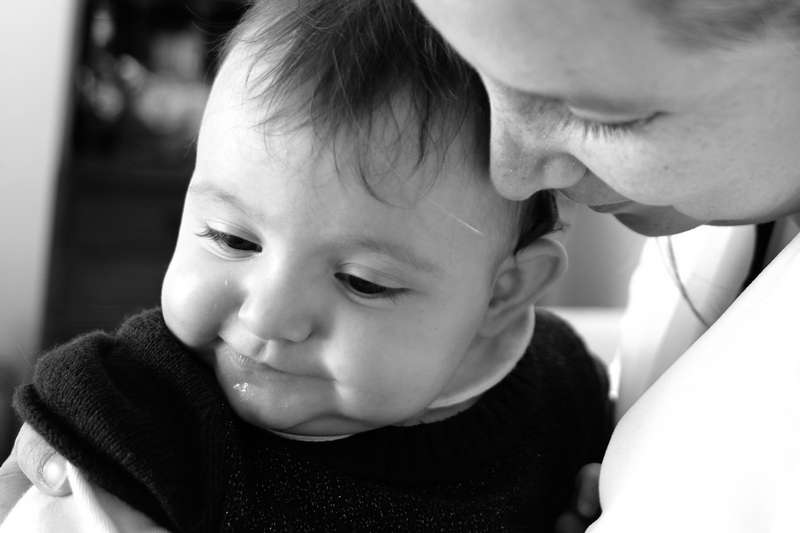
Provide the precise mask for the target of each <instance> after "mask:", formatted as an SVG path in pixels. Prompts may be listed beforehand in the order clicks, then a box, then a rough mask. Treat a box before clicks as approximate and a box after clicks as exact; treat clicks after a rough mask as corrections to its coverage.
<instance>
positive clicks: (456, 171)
mask: <svg viewBox="0 0 800 533" xmlns="http://www.w3.org/2000/svg"><path fill="white" fill-rule="evenodd" d="M238 74H240V73H239V72H237V71H236V69H235V68H231V67H230V66H228V67H227V70H224V71H223V73H222V75H221V78H220V80H218V82H217V84H216V86H215V88H214V91H213V93H212V96H211V99H210V101H209V104H208V109H207V111H206V117H205V119H204V123H203V127H202V130H201V133H200V138H199V141H198V158H197V167H196V170H195V174H194V176H193V178H192V182H191V186H190V188H189V191H188V194H187V197H186V205H185V208H184V213H183V219H182V223H181V230H180V235H179V238H178V243H177V247H176V250H175V254H174V257H173V259H172V262H171V264H170V267H169V271H168V273H167V275H166V279H165V281H164V287H163V293H162V305H163V311H164V317H165V319H166V322H167V325H168V327H169V328H170V330H171V331H172V332H173V333H174V334H175V335H176V336H177V337H178V338H179V339H180V340H181V341H182V342H183V343H184V344H185V345H186V346H187V347H188V348H189V349H190V350H191V351H192V352H193V353H194V354H196V355H197V356H198V357H200V358H202V359H203V360H204V361H206V362H207V363H208V364H210V365H211V366H212V367H213V368H214V370H215V372H216V375H217V378H218V380H219V383H220V385H221V386H222V389H223V390H224V392H225V394H226V395H227V397H228V400H229V401H230V403H231V405H232V406H233V408H234V409H235V410H236V412H237V413H238V414H239V415H240V416H241V417H242V418H243V419H245V420H247V421H249V422H251V423H253V424H255V425H258V426H261V427H269V428H272V429H276V430H280V431H284V432H289V433H297V434H306V435H336V434H345V433H353V432H358V431H364V430H369V429H372V428H375V427H379V426H384V425H389V424H398V423H402V422H403V421H406V420H409V419H412V418H413V417H415V415H417V414H418V413H420V412H421V411H423V410H424V409H425V408H426V407H427V406H428V405H429V404H430V403H431V402H432V401H433V400H434V399H435V398H436V397H437V396H438V395H439V394H440V393H441V392H442V390H443V389H444V388H445V387H446V385H447V384H448V381H449V380H450V379H451V377H452V376H453V375H454V373H455V371H456V369H457V368H458V367H459V364H460V363H461V361H462V359H463V357H464V354H465V352H466V350H467V348H468V346H469V345H470V343H471V342H472V341H473V339H474V338H475V335H476V332H477V330H478V328H479V327H480V325H481V324H482V323H483V320H484V316H485V314H486V312H487V307H488V303H489V300H490V299H491V289H492V285H493V281H494V276H495V272H494V271H495V268H494V266H495V264H496V261H497V257H498V250H499V247H500V246H501V245H500V244H499V243H500V242H502V241H503V238H502V235H503V232H507V231H509V230H508V224H502V223H498V222H497V221H496V219H497V218H498V217H497V216H492V214H493V213H495V214H496V213H497V212H498V211H499V210H500V209H503V208H506V209H507V208H508V205H507V204H506V201H505V200H503V199H502V198H500V197H499V196H498V195H497V194H496V193H495V192H494V190H493V189H492V187H491V185H490V184H488V183H487V180H486V179H484V178H483V177H482V176H479V175H478V174H477V173H478V172H480V171H479V170H477V169H475V168H473V167H472V166H471V165H470V164H469V163H468V161H470V158H469V157H467V153H466V150H465V148H464V146H462V144H461V139H460V138H457V139H456V141H455V142H454V143H453V144H452V147H451V148H450V149H449V151H448V153H447V156H446V158H445V160H444V166H443V167H440V164H439V159H438V158H437V157H436V156H433V157H431V158H429V161H428V162H426V163H425V164H423V165H422V167H421V168H420V169H419V171H418V172H417V173H416V174H414V172H413V170H412V167H413V165H414V163H415V162H416V157H399V158H394V157H393V158H392V161H391V165H389V164H387V165H385V166H384V169H383V170H384V171H386V175H385V176H382V179H381V180H380V181H378V180H376V182H375V183H376V185H375V188H376V191H377V193H378V194H379V195H380V197H381V198H382V199H384V200H385V201H386V203H384V202H381V201H379V200H377V199H375V198H374V197H372V196H370V195H369V194H368V193H367V192H366V191H365V190H364V189H363V188H362V186H361V185H360V184H359V183H358V182H357V178H355V177H353V176H352V171H353V169H352V168H350V167H349V166H348V165H347V159H346V157H343V156H342V155H341V154H340V157H339V159H338V164H339V172H337V168H336V166H335V161H334V154H333V153H332V151H331V150H330V149H328V148H326V147H320V143H319V141H318V140H317V139H316V137H315V136H314V135H313V133H312V132H310V131H308V130H305V129H304V130H300V131H298V132H296V133H294V134H292V135H290V136H286V135H272V136H264V135H263V130H262V129H260V128H259V127H257V126H256V123H257V122H258V119H259V118H260V116H261V115H260V114H259V113H257V112H255V111H254V107H253V105H252V104H251V103H249V102H247V101H246V97H245V96H244V95H243V94H242V92H241V91H239V90H237V89H236V87H237V85H242V83H241V81H240V79H241V78H240V76H238ZM414 142H415V137H414V138H412V140H411V141H409V145H410V146H412V147H413V146H414ZM345 144H346V143H345ZM374 148H375V153H377V154H386V153H389V154H395V153H396V152H395V149H394V148H393V147H391V148H390V147H384V146H381V145H380V143H378V144H376V146H375V147H374ZM377 166H378V167H380V166H381V165H380V164H379V163H378V164H377ZM390 166H391V169H392V171H391V172H389V171H388V170H389V167H390ZM440 170H441V172H440ZM412 174H414V175H413V177H411V176H412ZM435 174H440V175H439V178H438V180H437V182H436V184H435V186H433V187H432V188H428V187H426V185H427V180H429V179H430V178H431V177H432V176H433V175H435ZM421 190H423V191H425V194H420V192H419V191H421ZM500 218H502V217H500ZM503 226H505V227H503Z"/></svg>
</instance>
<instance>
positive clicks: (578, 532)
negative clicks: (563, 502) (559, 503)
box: [555, 513, 590, 533]
mask: <svg viewBox="0 0 800 533" xmlns="http://www.w3.org/2000/svg"><path fill="white" fill-rule="evenodd" d="M589 523H590V521H589V520H586V519H584V518H582V517H580V516H578V515H576V514H574V513H564V514H562V515H561V516H559V517H558V520H557V521H556V528H555V533H584V531H586V528H588V527H589Z"/></svg>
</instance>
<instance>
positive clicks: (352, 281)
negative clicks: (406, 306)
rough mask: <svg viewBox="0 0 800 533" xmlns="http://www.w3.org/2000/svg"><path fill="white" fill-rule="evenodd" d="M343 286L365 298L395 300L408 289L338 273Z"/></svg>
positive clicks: (336, 275)
mask: <svg viewBox="0 0 800 533" xmlns="http://www.w3.org/2000/svg"><path fill="white" fill-rule="evenodd" d="M334 276H335V277H336V279H338V280H339V281H340V282H342V284H343V285H344V286H345V287H347V288H348V289H349V290H350V291H352V292H354V293H356V294H358V295H359V296H361V297H363V298H390V299H395V298H397V297H399V296H400V295H402V294H403V293H405V292H406V289H397V288H392V287H385V286H383V285H379V284H377V283H373V282H371V281H367V280H365V279H363V278H359V277H358V276H354V275H352V274H345V273H343V272H337V273H336V274H335V275H334Z"/></svg>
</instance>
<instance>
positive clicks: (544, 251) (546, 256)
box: [480, 238, 567, 337]
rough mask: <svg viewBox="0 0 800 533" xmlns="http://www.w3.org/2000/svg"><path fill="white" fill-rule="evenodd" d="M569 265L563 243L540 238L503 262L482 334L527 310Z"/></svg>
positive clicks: (498, 329) (502, 326)
mask: <svg viewBox="0 0 800 533" xmlns="http://www.w3.org/2000/svg"><path fill="white" fill-rule="evenodd" d="M566 268H567V252H566V250H564V247H563V246H562V245H561V243H559V242H557V241H554V240H552V239H548V238H540V239H538V240H536V241H535V242H533V243H531V244H530V245H529V246H527V247H526V248H525V249H523V250H520V252H519V253H517V254H516V255H510V256H509V257H506V258H505V260H504V261H503V262H502V263H501V264H500V268H498V269H497V274H495V278H494V285H493V288H492V299H491V300H490V301H489V308H488V309H487V311H486V316H485V317H484V321H483V325H482V326H481V329H480V334H482V335H484V336H487V337H492V336H495V335H497V334H499V333H500V332H501V331H503V330H504V329H505V328H506V327H507V326H508V325H509V324H510V323H511V322H512V321H513V320H514V319H516V318H517V317H518V316H520V314H522V313H524V312H525V311H526V310H527V309H528V308H529V307H530V306H531V305H533V303H534V302H536V300H538V299H539V297H540V296H542V294H544V292H545V291H546V290H547V289H548V288H549V287H550V285H552V284H553V283H554V282H555V281H556V280H557V279H558V278H559V277H561V274H563V273H564V271H565V270H566Z"/></svg>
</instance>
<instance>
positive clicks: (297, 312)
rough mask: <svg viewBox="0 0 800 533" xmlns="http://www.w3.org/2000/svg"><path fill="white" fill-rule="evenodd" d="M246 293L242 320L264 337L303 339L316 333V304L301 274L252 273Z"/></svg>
mask: <svg viewBox="0 0 800 533" xmlns="http://www.w3.org/2000/svg"><path fill="white" fill-rule="evenodd" d="M245 293H246V294H245V298H244V302H243V303H242V306H241V307H240V308H239V319H240V320H241V321H242V322H243V323H244V324H245V326H246V327H247V328H248V329H249V330H250V332H251V333H252V334H253V335H255V336H256V337H258V338H260V339H261V340H264V341H269V340H284V341H290V342H302V341H304V340H306V339H307V338H308V337H310V336H311V334H312V333H313V331H314V309H315V307H316V306H315V305H314V304H315V302H314V301H313V299H312V298H311V294H310V293H311V291H310V290H309V284H308V283H307V282H306V283H304V281H303V280H302V279H300V276H299V275H298V273H296V272H295V273H292V272H279V271H275V270H271V271H267V272H264V271H263V270H261V271H256V272H253V273H251V275H250V276H248V279H247V280H246V282H245Z"/></svg>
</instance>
